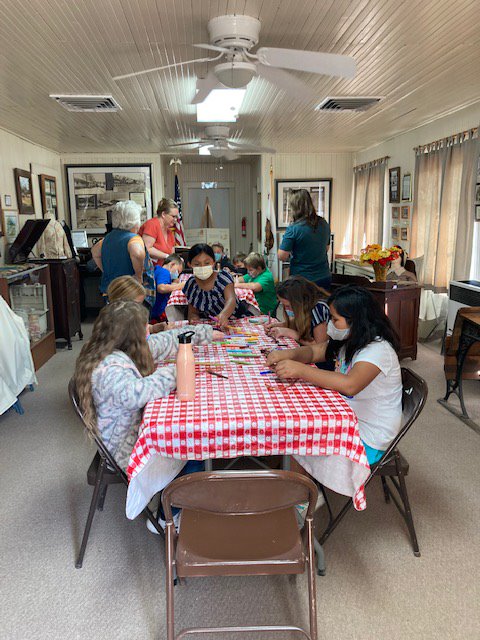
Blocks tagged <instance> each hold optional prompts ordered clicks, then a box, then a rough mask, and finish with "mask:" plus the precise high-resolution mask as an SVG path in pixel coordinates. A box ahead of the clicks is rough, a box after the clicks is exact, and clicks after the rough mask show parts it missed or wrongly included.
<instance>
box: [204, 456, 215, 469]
mask: <svg viewBox="0 0 480 640" xmlns="http://www.w3.org/2000/svg"><path fill="white" fill-rule="evenodd" d="M212 469H213V461H212V459H211V458H208V460H205V471H212Z"/></svg>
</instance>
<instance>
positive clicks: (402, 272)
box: [387, 244, 417, 282]
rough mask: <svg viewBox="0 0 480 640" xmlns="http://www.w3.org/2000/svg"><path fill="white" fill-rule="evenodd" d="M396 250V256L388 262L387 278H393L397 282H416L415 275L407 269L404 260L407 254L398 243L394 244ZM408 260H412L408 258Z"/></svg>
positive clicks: (405, 260)
mask: <svg viewBox="0 0 480 640" xmlns="http://www.w3.org/2000/svg"><path fill="white" fill-rule="evenodd" d="M394 247H395V249H397V251H398V258H395V260H392V261H391V263H390V271H389V272H388V275H387V280H395V281H398V282H417V276H416V274H415V273H412V272H411V271H407V268H406V262H407V254H406V252H405V251H404V250H403V249H402V247H401V246H400V245H399V244H395V245H394ZM410 262H412V261H411V260H410Z"/></svg>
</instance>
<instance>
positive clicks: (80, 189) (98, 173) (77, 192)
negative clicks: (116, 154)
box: [51, 164, 153, 234]
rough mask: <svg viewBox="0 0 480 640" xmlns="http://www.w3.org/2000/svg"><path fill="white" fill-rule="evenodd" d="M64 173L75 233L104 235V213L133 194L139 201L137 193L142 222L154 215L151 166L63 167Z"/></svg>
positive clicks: (105, 217) (88, 165) (105, 218)
mask: <svg viewBox="0 0 480 640" xmlns="http://www.w3.org/2000/svg"><path fill="white" fill-rule="evenodd" d="M65 173H66V185H67V199H68V206H69V210H70V219H71V227H72V229H74V230H83V229H85V230H86V231H87V233H90V234H99V233H104V232H105V225H106V223H107V211H111V210H112V209H113V207H114V206H115V204H116V203H117V202H119V201H120V200H130V199H133V198H131V197H130V196H131V195H133V194H137V195H135V198H136V199H137V200H138V201H140V194H141V195H143V198H144V202H145V204H144V205H143V204H142V221H143V220H146V219H148V218H151V217H152V215H153V199H152V197H153V193H152V165H151V164H110V165H100V164H84V165H66V167H65ZM51 195H56V194H51ZM137 200H135V201H137ZM142 202H143V199H142ZM139 204H140V202H139Z"/></svg>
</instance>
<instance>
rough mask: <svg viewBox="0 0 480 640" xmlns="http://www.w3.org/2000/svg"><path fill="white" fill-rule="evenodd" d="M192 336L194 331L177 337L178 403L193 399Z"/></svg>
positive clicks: (193, 361)
mask: <svg viewBox="0 0 480 640" xmlns="http://www.w3.org/2000/svg"><path fill="white" fill-rule="evenodd" d="M194 335H195V331H187V332H186V333H181V334H180V335H179V336H178V342H179V345H178V353H177V398H178V399H179V400H180V402H188V401H189V400H193V399H194V398H195V357H194V355H193V349H192V336H194Z"/></svg>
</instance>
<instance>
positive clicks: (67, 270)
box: [35, 258, 83, 349]
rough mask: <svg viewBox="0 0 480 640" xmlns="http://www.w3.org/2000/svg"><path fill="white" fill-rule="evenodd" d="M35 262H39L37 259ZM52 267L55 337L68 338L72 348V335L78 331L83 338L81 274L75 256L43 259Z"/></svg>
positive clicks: (43, 262)
mask: <svg viewBox="0 0 480 640" xmlns="http://www.w3.org/2000/svg"><path fill="white" fill-rule="evenodd" d="M35 262H38V261H37V260H36V261H35ZM40 262H41V263H42V264H48V265H49V267H50V282H51V288H52V301H53V317H54V324H55V338H56V339H57V340H61V339H63V340H66V341H67V345H68V348H69V349H71V348H72V337H73V336H74V335H76V334H77V333H78V337H79V339H80V340H82V338H83V335H82V327H81V324H80V275H79V271H78V265H77V262H76V260H75V259H74V258H68V259H67V260H53V259H52V260H41V261H40Z"/></svg>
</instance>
